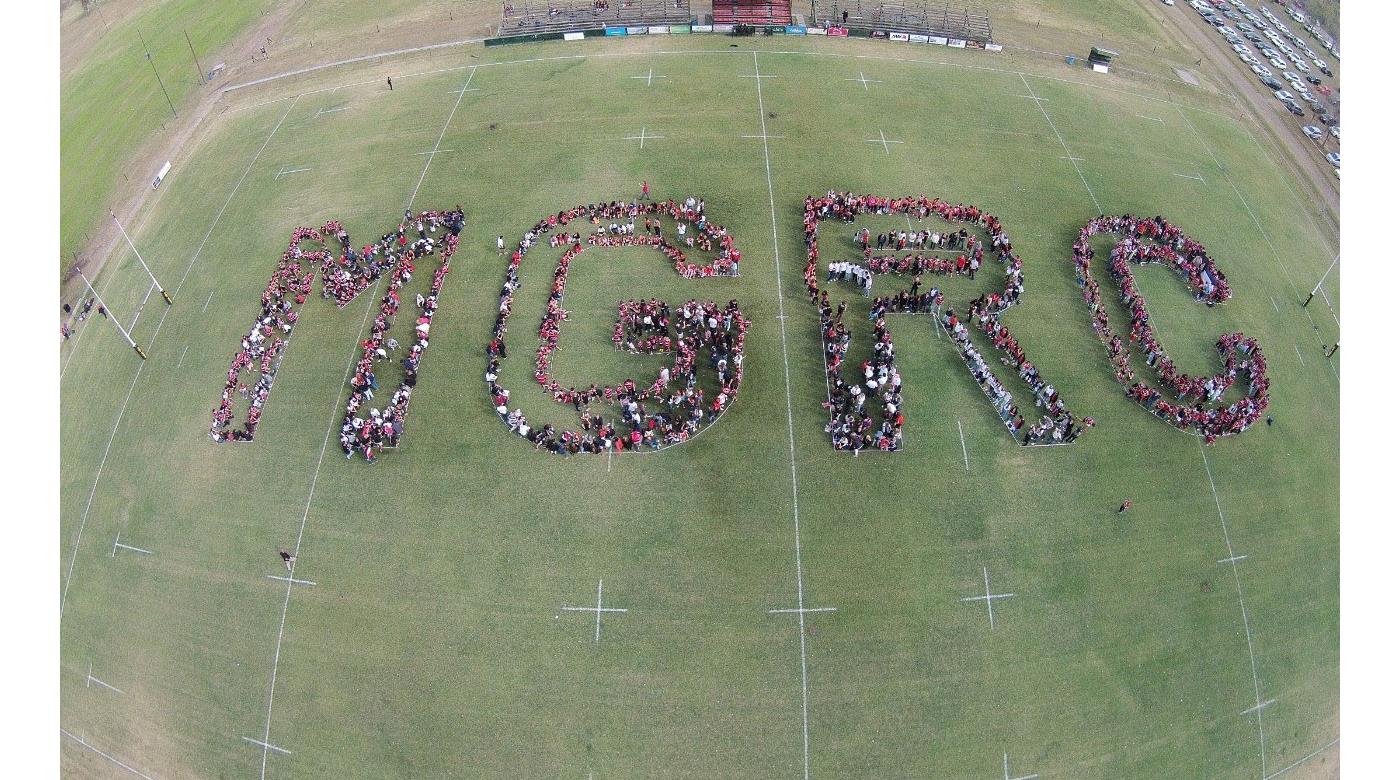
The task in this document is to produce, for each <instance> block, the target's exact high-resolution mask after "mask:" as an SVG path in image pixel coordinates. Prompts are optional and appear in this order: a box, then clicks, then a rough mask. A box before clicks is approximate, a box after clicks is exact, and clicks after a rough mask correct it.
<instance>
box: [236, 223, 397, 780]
mask: <svg viewBox="0 0 1400 780" xmlns="http://www.w3.org/2000/svg"><path fill="white" fill-rule="evenodd" d="M410 205H412V201H410ZM381 281H382V280H381ZM379 289H380V283H379V282H376V283H375V285H374V294H373V295H372V296H370V299H369V305H368V306H366V307H365V316H364V318H363V319H362V320H361V321H360V329H359V330H358V331H357V332H356V334H355V345H354V347H353V348H352V349H351V351H350V362H349V364H348V365H346V367H345V376H344V377H342V378H341V380H340V385H339V386H338V388H337V390H336V393H335V405H334V406H333V407H331V421H330V424H329V425H327V426H326V438H325V439H324V440H323V441H322V442H321V454H320V455H318V456H317V457H316V469H315V470H314V471H312V472H311V489H310V490H308V491H307V493H306V506H305V507H304V508H303V509H302V512H301V525H300V526H299V527H298V528H297V540H296V545H295V546H294V547H293V548H292V556H293V560H292V565H291V570H290V571H289V572H288V575H289V576H288V580H287V593H286V595H285V596H284V597H283V599H282V617H281V619H280V620H279V621H278V624H277V647H276V648H275V649H274V650H273V651H272V679H271V681H270V682H269V683H268V688H267V720H266V721H265V722H264V723H263V738H262V742H261V743H259V744H261V745H262V748H263V755H262V769H261V771H260V773H259V777H261V778H264V780H266V778H267V751H268V749H269V748H270V747H272V746H271V745H269V744H267V741H268V738H269V737H271V736H272V701H273V696H274V695H275V694H276V692H277V665H278V663H279V662H280V661H281V660H282V636H283V635H284V634H285V633H286V630H287V607H288V606H289V605H290V604H291V603H292V585H293V584H294V583H293V582H292V580H291V578H292V577H294V576H296V573H297V563H296V556H299V555H300V554H301V540H302V536H303V535H304V534H305V533H306V518H307V517H308V516H310V514H311V499H312V498H314V497H315V496H316V482H317V480H319V479H320V478H321V464H322V463H324V462H325V460H326V447H327V446H328V445H329V444H330V443H331V432H332V431H334V430H335V422H336V415H338V414H341V413H342V412H343V409H344V405H343V404H342V403H341V400H340V396H341V393H342V392H343V391H344V389H345V384H346V383H347V382H349V381H350V372H351V371H353V370H354V369H355V361H356V357H357V356H358V355H359V349H360V336H361V335H363V334H364V332H365V324H366V323H368V322H369V313H370V312H372V311H374V305H375V304H376V303H378V301H379ZM244 739H248V738H247V737H244ZM249 741H250V742H251V741H253V740H249ZM278 749H279V750H280V748H278ZM283 752H286V751H283Z"/></svg>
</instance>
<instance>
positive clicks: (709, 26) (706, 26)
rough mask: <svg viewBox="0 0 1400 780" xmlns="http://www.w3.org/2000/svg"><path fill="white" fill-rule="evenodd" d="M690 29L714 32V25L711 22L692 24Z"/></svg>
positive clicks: (699, 31)
mask: <svg viewBox="0 0 1400 780" xmlns="http://www.w3.org/2000/svg"><path fill="white" fill-rule="evenodd" d="M690 31H691V32H698V33H707V32H714V31H715V26H714V25H713V24H692V25H691V26H690Z"/></svg>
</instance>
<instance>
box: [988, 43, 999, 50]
mask: <svg viewBox="0 0 1400 780" xmlns="http://www.w3.org/2000/svg"><path fill="white" fill-rule="evenodd" d="M987 51H1001V44H999V43H989V44H987Z"/></svg>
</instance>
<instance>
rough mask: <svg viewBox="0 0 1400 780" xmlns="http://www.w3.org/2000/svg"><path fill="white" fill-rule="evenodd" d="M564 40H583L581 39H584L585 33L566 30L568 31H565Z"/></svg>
mask: <svg viewBox="0 0 1400 780" xmlns="http://www.w3.org/2000/svg"><path fill="white" fill-rule="evenodd" d="M564 40H566V41H581V40H583V33H581V32H566V33H564Z"/></svg>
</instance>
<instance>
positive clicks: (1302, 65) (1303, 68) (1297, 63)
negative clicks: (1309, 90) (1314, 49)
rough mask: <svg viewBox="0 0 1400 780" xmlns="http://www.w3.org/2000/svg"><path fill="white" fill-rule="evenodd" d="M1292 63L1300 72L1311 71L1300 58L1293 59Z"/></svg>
mask: <svg viewBox="0 0 1400 780" xmlns="http://www.w3.org/2000/svg"><path fill="white" fill-rule="evenodd" d="M1293 64H1294V65H1295V66H1296V67H1297V68H1298V70H1299V71H1300V72H1302V73H1310V72H1312V68H1310V67H1308V63H1306V62H1303V61H1302V60H1294V61H1293Z"/></svg>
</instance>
